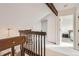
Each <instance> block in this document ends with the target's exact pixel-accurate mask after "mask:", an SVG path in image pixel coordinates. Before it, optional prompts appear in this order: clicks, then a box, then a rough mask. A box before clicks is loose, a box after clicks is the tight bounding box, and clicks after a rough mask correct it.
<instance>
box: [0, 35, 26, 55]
mask: <svg viewBox="0 0 79 59" xmlns="http://www.w3.org/2000/svg"><path fill="white" fill-rule="evenodd" d="M24 42H25V37H24V36H17V37H11V38H5V39H0V52H1V51H3V50H6V49H8V48H12V49H11V50H12V55H14V46H16V45H22V44H23V43H24Z"/></svg>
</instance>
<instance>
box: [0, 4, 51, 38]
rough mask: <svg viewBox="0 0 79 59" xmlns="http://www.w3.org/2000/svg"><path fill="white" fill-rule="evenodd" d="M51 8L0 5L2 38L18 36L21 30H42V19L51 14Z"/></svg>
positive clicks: (36, 5)
mask: <svg viewBox="0 0 79 59" xmlns="http://www.w3.org/2000/svg"><path fill="white" fill-rule="evenodd" d="M49 13H50V10H49V8H48V7H47V6H46V5H45V4H42V3H40V4H39V3H38V4H33V3H32V4H31V3H30V4H28V3H26V4H0V38H3V37H7V34H8V33H7V32H8V31H7V29H8V28H10V29H11V30H10V36H15V35H18V34H19V33H18V30H20V29H33V30H36V31H38V30H39V31H40V30H41V23H40V19H41V18H42V17H43V16H45V15H47V14H49Z"/></svg>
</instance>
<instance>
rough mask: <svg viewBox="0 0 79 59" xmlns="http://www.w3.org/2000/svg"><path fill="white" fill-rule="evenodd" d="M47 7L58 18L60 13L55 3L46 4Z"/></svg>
mask: <svg viewBox="0 0 79 59" xmlns="http://www.w3.org/2000/svg"><path fill="white" fill-rule="evenodd" d="M46 5H47V6H48V7H49V8H50V9H51V11H52V12H53V13H54V14H55V15H56V16H58V11H57V9H56V8H55V6H54V4H53V3H46Z"/></svg>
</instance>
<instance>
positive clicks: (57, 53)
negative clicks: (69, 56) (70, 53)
mask: <svg viewBox="0 0 79 59" xmlns="http://www.w3.org/2000/svg"><path fill="white" fill-rule="evenodd" d="M46 56H66V55H65V54H62V53H59V52H56V51H53V50H50V49H46Z"/></svg>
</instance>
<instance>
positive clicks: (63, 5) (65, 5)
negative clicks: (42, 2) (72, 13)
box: [54, 3, 79, 11]
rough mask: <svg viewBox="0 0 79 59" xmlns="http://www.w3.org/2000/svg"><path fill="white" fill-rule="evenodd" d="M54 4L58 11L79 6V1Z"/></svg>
mask: <svg viewBox="0 0 79 59" xmlns="http://www.w3.org/2000/svg"><path fill="white" fill-rule="evenodd" d="M54 5H55V7H56V9H57V10H58V11H62V10H66V9H70V8H73V7H79V3H54Z"/></svg>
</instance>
